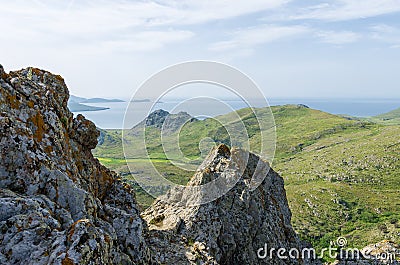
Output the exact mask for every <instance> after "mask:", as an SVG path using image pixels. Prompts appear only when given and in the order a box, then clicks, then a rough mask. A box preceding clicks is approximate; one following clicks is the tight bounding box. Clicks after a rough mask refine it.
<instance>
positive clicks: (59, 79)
mask: <svg viewBox="0 0 400 265" xmlns="http://www.w3.org/2000/svg"><path fill="white" fill-rule="evenodd" d="M54 78H55V79H56V80H57V81H58V82H60V83H64V78H62V76H61V75H55V76H54Z"/></svg>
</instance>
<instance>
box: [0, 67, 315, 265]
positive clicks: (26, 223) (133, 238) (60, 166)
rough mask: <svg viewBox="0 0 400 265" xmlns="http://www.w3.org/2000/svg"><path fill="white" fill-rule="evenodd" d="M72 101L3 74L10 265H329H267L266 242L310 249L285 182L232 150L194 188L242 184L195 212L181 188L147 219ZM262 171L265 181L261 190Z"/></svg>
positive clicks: (3, 234)
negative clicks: (99, 152)
mask: <svg viewBox="0 0 400 265" xmlns="http://www.w3.org/2000/svg"><path fill="white" fill-rule="evenodd" d="M68 98H69V93H68V89H67V86H66V85H65V82H64V80H63V78H62V77H60V76H58V75H54V74H51V73H49V72H46V71H44V70H40V69H37V68H26V69H22V70H20V71H15V72H10V73H6V72H5V71H4V69H3V67H2V66H0V124H1V127H0V136H1V139H0V145H1V158H2V163H1V164H0V213H1V214H0V263H1V264H63V265H70V264H157V263H167V264H171V263H172V262H173V263H176V264H238V263H241V264H243V263H247V262H250V263H252V264H313V263H316V264H318V263H319V262H318V261H312V260H307V259H302V258H295V259H284V260H282V259H278V258H277V257H276V256H273V257H272V259H268V258H267V259H258V258H257V254H256V252H257V250H258V249H259V248H262V247H264V244H270V246H271V247H286V248H289V247H293V248H297V249H301V248H302V247H304V246H306V244H305V243H303V242H302V241H301V240H300V239H299V238H298V236H297V235H296V233H295V232H294V230H293V228H292V226H291V224H290V222H291V213H290V210H289V207H288V204H287V200H286V194H285V190H284V186H283V179H282V178H281V177H280V176H279V175H278V174H277V173H275V172H274V171H273V170H272V169H271V170H269V169H270V168H269V164H268V163H267V162H264V161H262V160H260V158H259V157H257V156H256V155H254V154H251V153H248V152H247V151H243V150H240V149H232V150H230V149H229V148H228V147H226V146H225V145H220V146H218V147H216V148H214V149H213V151H212V152H211V153H210V155H209V156H208V157H207V159H206V160H205V161H204V163H203V164H202V167H201V168H200V169H199V170H198V171H197V172H196V173H195V174H194V176H193V177H192V178H191V180H190V182H189V185H188V186H189V187H190V186H191V187H193V186H196V185H198V184H204V183H207V182H209V181H213V180H215V179H217V178H220V177H222V180H224V179H225V178H226V179H232V178H233V177H238V179H237V183H236V182H235V185H233V187H232V189H231V190H230V191H229V192H228V193H227V194H225V195H224V196H222V197H220V198H219V199H218V200H216V201H213V202H210V203H207V204H202V205H195V204H187V202H188V201H192V202H193V197H192V195H189V196H188V195H187V193H185V191H186V188H185V187H181V188H180V189H179V188H178V189H173V190H171V191H170V192H169V193H168V194H167V195H166V197H163V198H159V199H157V200H156V202H155V203H154V204H153V206H152V207H150V208H149V209H147V210H146V212H144V213H143V218H142V217H141V216H140V212H139V210H138V206H137V203H136V199H135V194H134V192H133V190H132V188H131V187H130V186H129V184H126V183H124V182H122V181H121V179H120V178H119V177H118V176H117V175H116V174H115V173H114V172H112V171H110V170H108V169H107V168H105V167H104V166H102V165H101V164H100V163H99V161H98V160H97V159H95V158H94V157H93V155H92V153H91V150H92V149H94V148H95V147H96V145H97V141H98V140H97V139H98V137H99V131H98V130H97V129H96V126H95V125H94V124H93V123H92V122H90V121H88V120H86V119H85V118H84V117H83V116H82V115H78V116H77V117H73V115H72V113H71V112H70V111H69V110H68V108H67V102H68ZM244 157H249V161H248V163H247V162H243V161H245V160H244V159H243V158H244ZM259 161H260V163H261V165H262V167H261V168H262V169H263V170H261V171H257V170H256V167H255V164H256V163H258V162H259ZM239 172H243V174H241V173H239ZM253 173H255V175H256V176H257V178H262V179H263V182H262V184H261V185H260V186H259V187H258V188H257V189H253V187H252V186H251V182H249V178H250V177H251V176H252V175H253ZM185 194H186V195H185ZM195 195H196V196H195V197H194V198H195V199H201V198H202V196H203V193H201V192H200V193H198V194H195ZM179 198H180V199H179ZM189 199H190V200H189ZM146 221H147V222H146Z"/></svg>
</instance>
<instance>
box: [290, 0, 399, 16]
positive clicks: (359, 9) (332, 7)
mask: <svg viewBox="0 0 400 265" xmlns="http://www.w3.org/2000/svg"><path fill="white" fill-rule="evenodd" d="M395 12H400V0H380V1H376V0H335V1H328V2H326V3H323V4H319V5H314V6H309V7H306V8H303V9H301V10H300V11H297V12H296V13H297V14H294V15H291V16H289V17H290V18H292V19H319V20H329V21H343V20H353V19H360V18H367V17H376V16H379V15H384V14H390V13H395Z"/></svg>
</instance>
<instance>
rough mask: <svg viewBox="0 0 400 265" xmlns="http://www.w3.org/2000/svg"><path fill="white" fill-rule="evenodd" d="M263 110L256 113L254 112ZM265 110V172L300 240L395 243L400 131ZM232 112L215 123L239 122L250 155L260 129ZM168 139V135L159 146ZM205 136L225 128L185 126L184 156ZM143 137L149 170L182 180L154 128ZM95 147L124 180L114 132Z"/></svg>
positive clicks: (399, 212)
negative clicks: (271, 127) (268, 129)
mask: <svg viewBox="0 0 400 265" xmlns="http://www.w3.org/2000/svg"><path fill="white" fill-rule="evenodd" d="M268 111H269V110H267V109H256V112H257V114H258V115H265V114H266V113H267V112H268ZM272 112H273V114H274V118H275V123H276V136H277V146H276V155H275V159H274V161H273V163H272V167H273V168H274V169H275V170H276V171H278V172H279V173H280V175H281V176H282V177H283V178H284V179H285V185H286V190H287V197H288V201H289V205H290V208H291V210H292V214H293V217H292V223H293V226H294V228H295V229H296V231H297V232H298V233H299V234H300V235H301V237H302V238H304V239H307V240H308V241H311V242H312V243H313V244H314V246H317V247H326V246H328V245H329V242H330V241H331V240H335V239H336V238H337V237H338V236H346V237H347V238H348V241H349V243H350V244H351V245H354V246H356V247H362V246H365V245H366V244H369V243H374V242H378V241H380V240H383V239H390V240H393V241H396V242H399V241H400V240H399V239H400V229H399V227H400V221H399V220H400V192H399V187H400V139H399V137H398V135H399V132H400V126H397V125H390V126H389V125H383V124H376V123H372V122H368V121H360V120H351V119H348V118H344V117H340V116H336V115H332V114H328V113H325V112H321V111H317V110H313V109H309V108H306V107H303V106H297V105H287V106H277V107H272ZM237 113H238V114H239V116H240V117H241V118H240V119H238V118H237V117H235V115H233V114H232V113H230V114H227V115H223V116H220V117H218V118H219V120H222V121H229V122H230V126H232V128H236V127H235V126H236V125H237V123H239V122H240V120H242V121H243V122H244V124H245V126H246V128H247V130H248V132H249V136H250V149H251V150H252V151H254V152H257V151H258V148H259V147H258V146H259V139H260V132H259V131H257V126H256V121H255V117H254V115H253V114H252V112H251V110H250V109H242V110H239V111H237ZM124 133H125V136H126V139H127V140H128V141H131V142H132V143H133V144H134V143H135V141H140V139H139V137H138V136H137V134H135V133H133V131H127V132H124ZM176 136H177V135H176V134H171V135H170V136H168V137H166V138H165V139H164V140H165V141H164V142H168V141H171V140H172V139H173V137H176ZM205 137H209V138H210V139H212V140H214V141H216V142H223V143H226V144H229V137H228V135H227V132H226V130H224V129H223V128H221V125H220V124H219V123H218V122H216V121H215V120H212V119H207V120H204V121H195V122H190V123H187V124H186V125H185V126H184V127H183V128H182V130H181V133H180V135H179V145H180V147H181V149H182V152H183V153H184V155H185V156H186V157H187V158H190V159H192V161H194V162H196V161H201V159H202V158H203V156H204V150H201V149H202V148H201V147H200V148H199V142H200V140H201V139H203V138H205ZM146 140H147V142H148V143H149V144H148V150H147V151H148V152H149V154H150V157H151V158H152V161H153V164H154V165H155V166H156V168H157V169H158V170H159V171H160V172H162V173H163V174H164V175H165V176H166V177H167V178H168V179H170V180H172V181H174V182H176V183H179V184H184V183H186V181H187V180H188V179H189V178H190V176H191V172H188V171H183V170H180V169H179V168H176V167H175V166H173V165H172V164H171V162H170V161H169V160H168V159H166V157H165V154H164V153H163V149H162V146H161V140H160V131H159V129H156V128H150V130H149V132H148V133H147V134H146ZM100 143H101V144H100V145H99V146H98V147H97V148H96V149H95V150H94V154H95V156H97V157H98V158H99V160H100V161H101V162H102V163H103V164H105V165H106V166H108V167H111V168H113V169H115V170H117V171H119V172H121V173H122V174H123V175H125V176H126V178H127V180H128V181H131V177H130V175H129V174H127V172H128V171H129V170H128V169H127V166H126V161H125V159H124V158H123V152H122V147H121V131H120V130H107V131H102V136H101V141H100ZM138 143H139V142H138ZM200 146H201V145H200ZM207 147H208V146H207V144H205V147H204V148H207ZM174 159H177V160H179V159H181V158H180V157H174ZM128 162H129V163H132V164H131V165H133V166H132V167H133V168H134V169H135V170H134V172H133V173H134V174H136V175H143V176H145V175H146V174H149V173H150V172H151V171H150V169H149V168H150V167H151V163H149V161H147V160H146V159H145V156H144V154H143V152H142V151H140V150H132V151H131V152H130V153H129V159H128ZM136 188H137V191H138V193H137V197H138V200H139V202H140V203H141V204H142V205H143V206H144V207H146V206H147V205H149V204H150V203H151V201H152V198H151V197H149V196H148V195H146V194H145V193H144V192H142V191H141V190H140V188H138V187H136ZM160 192H161V191H160ZM327 244H328V245H327Z"/></svg>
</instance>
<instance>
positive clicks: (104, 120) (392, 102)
mask: <svg viewBox="0 0 400 265" xmlns="http://www.w3.org/2000/svg"><path fill="white" fill-rule="evenodd" d="M268 101H269V105H271V106H276V105H285V104H304V105H307V106H309V107H310V108H313V109H317V110H321V111H325V112H329V113H332V114H347V115H351V116H356V117H368V116H374V115H378V114H382V113H385V112H389V111H391V110H394V109H397V108H400V99H311V98H297V99H294V98H273V99H269V100H268ZM225 103H226V105H224V104H221V103H217V102H210V101H207V102H202V101H201V100H200V101H191V102H186V104H185V102H183V103H182V100H179V99H171V100H168V101H164V102H159V103H152V102H135V103H131V104H135V108H134V111H133V109H132V108H129V110H128V112H126V109H127V106H128V104H129V102H110V103H96V104H88V105H93V106H100V107H109V108H110V109H108V110H102V111H87V112H79V113H82V114H83V115H84V116H85V117H86V118H88V119H90V120H92V121H93V122H94V123H95V124H96V125H97V126H98V127H100V128H103V129H120V128H130V127H132V126H134V125H135V124H136V123H138V122H140V121H141V120H143V118H144V117H146V116H147V114H148V112H149V110H156V109H164V110H167V111H170V112H173V113H176V112H178V111H186V112H188V113H189V114H191V115H192V116H195V117H213V116H217V115H221V114H225V113H228V112H230V111H232V110H237V109H241V108H245V107H248V106H247V105H246V103H245V102H243V101H240V100H226V101H225ZM262 106H265V105H263V104H262V101H260V104H259V106H258V105H257V104H255V106H254V107H262ZM74 114H77V113H74ZM125 114H126V117H127V119H126V121H128V120H129V122H126V123H125V125H124V118H125Z"/></svg>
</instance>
